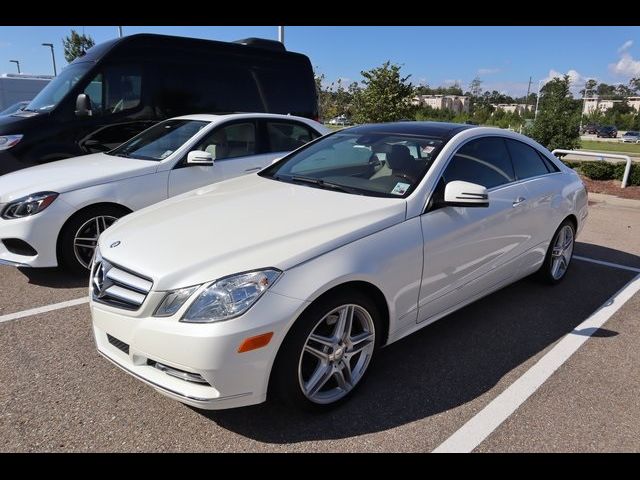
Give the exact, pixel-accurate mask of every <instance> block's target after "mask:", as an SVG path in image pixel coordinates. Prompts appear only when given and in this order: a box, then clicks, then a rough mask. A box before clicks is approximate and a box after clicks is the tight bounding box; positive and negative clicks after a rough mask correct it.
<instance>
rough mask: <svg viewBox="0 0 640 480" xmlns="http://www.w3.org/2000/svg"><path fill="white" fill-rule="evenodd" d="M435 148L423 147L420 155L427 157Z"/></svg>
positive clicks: (430, 146)
mask: <svg viewBox="0 0 640 480" xmlns="http://www.w3.org/2000/svg"><path fill="white" fill-rule="evenodd" d="M435 148H436V147H434V146H433V145H425V146H424V147H422V154H423V155H428V154H430V153H431V152H433V150H434V149H435Z"/></svg>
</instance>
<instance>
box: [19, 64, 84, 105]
mask: <svg viewBox="0 0 640 480" xmlns="http://www.w3.org/2000/svg"><path fill="white" fill-rule="evenodd" d="M92 66H93V63H90V62H82V63H77V64H75V65H69V66H68V67H66V68H65V69H64V70H62V72H60V75H58V76H57V77H55V78H54V79H53V80H51V81H50V82H49V83H48V84H47V86H46V87H44V88H43V89H42V90H41V91H40V93H38V95H36V98H34V99H33V100H31V103H30V104H29V105H27V108H25V110H27V111H30V112H48V111H49V110H52V109H53V108H54V107H55V106H56V105H58V103H59V102H60V100H62V98H63V97H64V96H65V95H66V94H67V93H68V92H69V90H71V89H72V88H73V86H74V85H75V84H76V83H78V81H79V80H80V79H81V78H82V77H83V76H84V74H85V73H87V70H89V69H90V68H91V67H92Z"/></svg>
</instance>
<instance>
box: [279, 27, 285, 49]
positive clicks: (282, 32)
mask: <svg viewBox="0 0 640 480" xmlns="http://www.w3.org/2000/svg"><path fill="white" fill-rule="evenodd" d="M278 41H279V42H280V43H281V44H283V45H284V27H278Z"/></svg>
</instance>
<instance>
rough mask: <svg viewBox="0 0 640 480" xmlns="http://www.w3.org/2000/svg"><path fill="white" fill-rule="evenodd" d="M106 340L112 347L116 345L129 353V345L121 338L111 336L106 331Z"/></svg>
mask: <svg viewBox="0 0 640 480" xmlns="http://www.w3.org/2000/svg"><path fill="white" fill-rule="evenodd" d="M107 340H109V343H110V344H111V345H113V346H114V347H116V348H117V349H118V350H120V351H122V352H124V353H126V354H127V355H129V345H127V344H126V343H124V342H123V341H122V340H118V339H117V338H116V337H112V336H111V335H109V334H108V333H107Z"/></svg>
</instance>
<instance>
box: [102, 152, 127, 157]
mask: <svg viewBox="0 0 640 480" xmlns="http://www.w3.org/2000/svg"><path fill="white" fill-rule="evenodd" d="M105 153H107V154H108V155H113V156H114V157H122V158H131V157H130V156H129V155H127V154H126V153H109V152H105Z"/></svg>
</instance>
